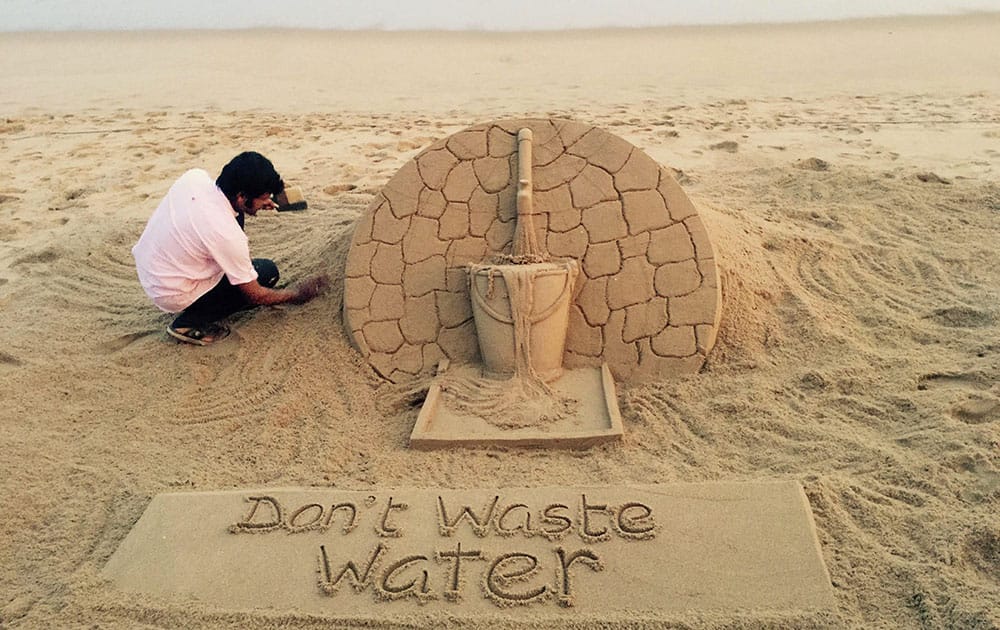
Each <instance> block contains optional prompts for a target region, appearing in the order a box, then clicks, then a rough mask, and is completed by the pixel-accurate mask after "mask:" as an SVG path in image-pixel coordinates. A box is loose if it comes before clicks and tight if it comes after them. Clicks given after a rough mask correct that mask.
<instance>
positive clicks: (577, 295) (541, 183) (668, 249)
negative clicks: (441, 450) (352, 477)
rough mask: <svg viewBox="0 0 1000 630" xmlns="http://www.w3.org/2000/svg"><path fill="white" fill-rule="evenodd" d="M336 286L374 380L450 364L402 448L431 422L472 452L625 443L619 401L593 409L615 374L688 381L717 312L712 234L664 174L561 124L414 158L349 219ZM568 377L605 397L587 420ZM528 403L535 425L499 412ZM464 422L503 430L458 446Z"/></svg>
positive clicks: (422, 373) (473, 139)
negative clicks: (348, 242) (571, 423)
mask: <svg viewBox="0 0 1000 630" xmlns="http://www.w3.org/2000/svg"><path fill="white" fill-rule="evenodd" d="M345 275H346V280H345V298H344V320H345V325H346V328H347V330H348V334H349V336H350V338H351V340H352V341H353V343H354V344H355V346H356V347H357V348H358V349H359V350H360V351H361V352H362V354H363V355H364V356H365V357H366V358H367V359H368V360H369V361H370V362H371V364H372V365H373V367H374V368H375V369H376V370H377V371H378V372H379V373H380V374H382V375H383V376H385V377H386V378H388V379H390V380H392V381H396V382H402V381H409V380H412V379H413V378H416V377H427V376H430V375H431V373H432V372H433V371H434V370H435V368H436V367H437V366H438V365H439V363H441V362H442V360H447V362H445V363H444V364H442V365H450V366H451V367H449V368H448V369H447V370H443V371H439V374H438V380H437V381H436V383H437V384H439V385H440V388H439V391H438V392H437V393H438V394H440V396H438V397H437V398H438V404H437V405H436V412H435V413H436V414H437V416H439V418H438V421H434V418H431V419H430V420H431V421H430V422H429V423H428V424H426V425H425V426H423V427H422V428H421V426H420V421H419V420H418V423H417V424H418V426H417V427H415V429H414V434H413V436H412V438H413V441H412V443H413V445H414V446H429V445H430V443H429V442H423V441H422V440H421V437H420V436H421V435H423V436H424V437H427V436H429V435H430V434H431V433H434V431H435V430H436V429H435V427H438V428H442V427H449V428H448V429H446V432H447V433H448V434H449V435H451V437H453V438H455V441H456V443H459V442H461V443H469V444H474V443H505V442H504V439H502V438H510V437H511V434H510V431H512V430H515V431H517V432H519V433H521V434H522V435H520V437H519V438H518V439H524V440H527V441H528V442H531V443H536V442H541V443H544V442H545V441H546V440H549V441H550V442H551V443H552V444H553V445H559V444H571V443H573V442H574V440H576V439H579V440H580V443H589V442H588V438H587V436H590V437H598V436H606V435H607V432H608V431H612V432H613V431H615V430H619V431H620V429H616V427H615V424H614V423H615V420H614V418H615V416H616V415H617V405H616V403H615V404H614V407H615V411H614V412H613V413H605V412H604V411H603V410H605V409H606V408H608V407H610V406H611V405H610V404H609V403H608V401H612V402H613V401H614V400H615V393H614V379H618V380H620V381H628V380H631V381H638V380H643V379H649V378H665V377H669V376H671V375H676V374H684V373H689V372H692V371H696V370H697V369H699V368H700V367H701V365H702V364H703V362H704V360H705V357H706V355H707V354H708V352H709V351H710V350H711V348H712V346H713V345H714V343H715V336H716V329H717V326H718V321H719V316H720V310H721V293H720V289H719V281H718V270H717V268H716V264H715V256H714V253H713V251H712V247H711V244H710V242H709V239H708V236H707V233H706V231H705V229H704V226H703V225H702V223H701V221H700V219H699V218H698V216H697V212H696V211H695V209H694V207H693V206H692V204H691V203H690V201H689V200H688V199H687V197H686V196H685V195H684V193H683V191H681V189H680V187H679V186H678V185H677V183H676V181H674V179H673V177H672V176H671V175H670V173H669V172H668V171H667V170H666V169H665V168H663V167H661V166H659V165H658V164H656V163H655V162H654V161H653V160H652V159H651V158H649V157H648V156H647V155H646V154H644V153H643V152H642V151H640V150H639V149H637V148H636V147H634V146H632V145H630V144H629V143H627V142H625V141H624V140H622V139H620V138H617V137H616V136H613V135H612V134H610V133H608V132H606V131H603V130H600V129H596V128H593V127H589V126H587V125H583V124H580V123H575V122H572V121H565V120H544V119H541V120H540V119H530V120H514V121H499V122H493V123H487V124H483V125H479V126H476V127H472V128H470V129H467V130H465V131H462V132H459V133H457V134H455V135H453V136H451V137H449V138H446V139H444V140H441V141H439V142H437V143H435V144H434V145H432V146H430V147H429V148H427V149H426V150H424V151H423V152H421V153H420V154H419V155H417V157H416V158H414V159H413V160H412V161H411V162H409V163H407V164H406V165H404V166H403V168H401V169H400V171H399V172H398V173H397V174H396V175H395V176H394V177H393V178H392V179H391V180H390V181H389V183H388V184H387V185H386V186H385V188H384V189H383V191H382V192H381V193H380V194H379V195H377V196H376V198H375V200H374V201H373V203H372V204H371V206H370V208H369V210H368V213H367V214H366V215H365V216H364V217H363V219H362V220H361V222H360V223H359V225H358V227H357V229H356V231H355V234H354V240H353V242H352V246H351V250H350V252H349V254H348V261H347V269H346V274H345ZM543 315H544V317H542V316H543ZM469 366H478V368H472V369H471V371H470V367H469ZM480 368H481V369H480ZM476 369H480V372H481V373H480V374H476V372H475V370H476ZM575 370H590V372H591V374H590V376H589V377H586V378H583V379H582V381H587V382H588V385H586V386H581V387H589V386H591V385H593V384H594V383H599V384H601V385H602V389H601V394H602V396H603V397H604V401H603V402H602V401H600V400H598V401H592V402H593V403H594V405H595V406H594V408H592V409H584V408H583V407H581V404H583V403H580V398H581V396H580V395H578V394H580V392H579V391H578V390H577V388H576V386H574V385H572V383H573V382H574V381H581V379H580V378H567V375H568V374H569V373H571V372H574V371H575ZM605 372H606V373H607V374H609V375H610V377H609V378H605V377H604V375H605ZM484 374H485V375H489V376H493V377H496V381H495V382H496V383H505V386H506V388H507V390H508V391H507V392H506V393H507V395H506V396H505V393H504V391H503V387H499V386H498V387H494V384H493V383H486V385H485V386H484V385H483V383H482V376H483V375H484ZM477 378H478V379H479V381H476V379H477ZM504 378H507V379H508V381H509V382H505V381H504V380H503V379H504ZM431 389H432V391H431V395H429V396H428V401H429V402H430V401H431V400H432V399H433V398H435V396H434V395H433V394H434V387H433V386H432V388H431ZM511 391H513V392H514V394H515V395H513V396H511V395H510V394H511ZM587 393H589V392H587ZM477 396H478V397H479V398H480V400H475V398H476V397H477ZM536 397H538V398H546V397H547V398H549V399H550V400H549V404H548V407H544V406H543V407H542V408H538V409H535V410H534V411H533V412H532V413H536V415H537V416H538V417H537V418H535V420H536V421H537V420H539V419H541V420H545V422H544V423H541V422H536V423H535V426H534V427H531V426H529V425H531V423H532V421H531V419H530V418H528V417H527V416H524V414H521V417H519V418H513V419H512V418H509V417H505V416H504V413H498V409H497V405H499V404H502V403H503V402H504V401H505V400H508V401H511V400H513V401H514V403H510V402H508V404H507V409H506V411H510V410H511V409H515V408H523V407H525V405H522V404H520V403H522V402H528V401H531V400H533V398H536ZM583 397H584V398H586V396H583ZM449 401H451V402H449ZM586 404H591V403H586ZM425 411H427V409H425ZM595 412H598V413H595ZM449 414H450V415H449ZM425 415H426V414H424V413H422V414H421V417H422V418H423V417H424V416H425ZM476 417H478V418H484V417H485V418H488V419H490V420H491V421H493V420H496V418H498V417H499V418H500V421H499V422H492V423H493V424H494V427H495V428H498V429H500V431H499V432H496V431H495V435H494V437H495V438H497V439H492V438H487V437H485V434H482V433H481V432H479V431H466V432H465V433H464V434H463V435H461V436H459V435H457V434H455V431H454V430H455V428H456V427H457V426H459V425H463V423H464V425H467V426H469V427H471V426H472V425H474V424H476V423H475V422H472V421H471V420H470V418H473V419H474V418H476ZM567 418H576V420H577V422H576V426H577V429H579V430H578V431H577V432H576V434H574V436H573V439H569V440H567V439H566V438H568V436H567V435H565V434H562V433H560V431H558V430H554V429H553V427H556V426H558V425H559V424H560V422H561V421H563V420H566V419H567ZM585 418H596V420H594V422H595V423H596V424H593V425H592V426H580V424H581V421H583V419H585ZM425 419H426V418H425ZM619 422H620V421H619ZM442 430H444V429H442ZM532 430H534V433H533V434H531V431H532ZM529 434H530V435H529ZM619 435H620V433H619ZM439 437H441V436H439Z"/></svg>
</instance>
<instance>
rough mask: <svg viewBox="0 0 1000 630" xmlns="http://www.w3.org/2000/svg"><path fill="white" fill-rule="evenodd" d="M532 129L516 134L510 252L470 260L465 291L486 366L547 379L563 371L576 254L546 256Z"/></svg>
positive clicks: (556, 376) (503, 371) (509, 373)
mask: <svg viewBox="0 0 1000 630" xmlns="http://www.w3.org/2000/svg"><path fill="white" fill-rule="evenodd" d="M531 140H532V133H531V129H527V128H525V129H521V130H520V131H519V132H518V135H517V151H518V178H517V219H516V221H517V224H516V226H515V231H514V243H513V248H512V253H511V254H510V255H509V256H500V257H498V258H499V261H498V262H495V263H488V264H477V263H471V264H469V266H468V272H469V296H470V299H471V300H472V314H473V316H474V319H475V323H476V333H477V339H478V341H479V349H480V352H481V353H482V356H483V363H484V366H485V369H486V370H487V372H491V373H494V374H498V375H515V376H516V377H519V378H527V379H531V380H535V381H541V382H548V381H553V380H555V379H557V378H559V377H560V376H561V375H562V373H563V352H564V350H565V346H566V330H567V328H568V325H569V306H570V302H571V300H572V296H573V285H574V283H575V282H576V276H577V273H578V272H579V263H577V261H576V260H558V261H553V260H550V257H549V255H548V253H547V252H546V251H545V249H544V247H542V246H541V245H540V244H539V242H538V238H537V233H536V231H535V223H534V210H533V208H534V206H533V204H532V186H531Z"/></svg>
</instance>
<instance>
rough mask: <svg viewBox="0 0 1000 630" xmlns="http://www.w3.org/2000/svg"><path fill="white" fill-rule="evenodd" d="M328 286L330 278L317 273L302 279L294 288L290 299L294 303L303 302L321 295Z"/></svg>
mask: <svg viewBox="0 0 1000 630" xmlns="http://www.w3.org/2000/svg"><path fill="white" fill-rule="evenodd" d="M329 287H330V279H329V278H328V277H327V276H326V275H325V274H322V275H318V276H313V277H312V278H309V279H308V280H304V281H303V282H302V283H301V284H299V286H298V288H297V289H295V297H294V298H292V299H291V300H290V301H291V302H292V303H294V304H305V303H306V302H308V301H309V300H311V299H313V298H314V297H316V296H319V295H322V294H323V293H325V292H326V290H327V289H328V288H329Z"/></svg>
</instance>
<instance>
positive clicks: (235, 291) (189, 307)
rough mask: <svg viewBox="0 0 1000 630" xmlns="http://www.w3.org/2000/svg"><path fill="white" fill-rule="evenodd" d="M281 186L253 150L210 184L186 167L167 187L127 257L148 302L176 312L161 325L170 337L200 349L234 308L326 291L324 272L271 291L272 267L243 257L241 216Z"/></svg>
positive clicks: (221, 333) (270, 204) (299, 300)
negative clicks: (134, 265) (134, 266)
mask: <svg viewBox="0 0 1000 630" xmlns="http://www.w3.org/2000/svg"><path fill="white" fill-rule="evenodd" d="M284 189H285V184H284V182H283V181H281V176H279V175H278V173H277V171H275V170H274V166H273V165H272V164H271V162H270V161H269V160H268V159H267V158H265V157H264V156H263V155H261V154H259V153H254V152H246V153H241V154H239V155H237V156H236V157H235V158H233V159H232V161H230V162H229V164H226V166H225V167H224V168H223V169H222V173H221V174H220V175H219V177H218V179H216V180H215V181H214V182H213V181H212V179H211V177H210V176H209V174H208V173H207V172H206V171H204V170H202V169H192V170H190V171H188V172H186V173H184V174H183V175H182V176H181V177H180V179H178V180H177V181H176V182H174V185H173V186H171V187H170V190H169V192H167V196H166V197H164V198H163V201H161V202H160V205H159V206H158V207H157V208H156V211H155V212H154V213H153V216H152V217H151V218H150V219H149V223H148V224H147V225H146V229H145V231H144V232H143V233H142V236H141V237H140V238H139V242H138V243H136V245H135V247H133V248H132V255H133V256H134V257H135V264H136V270H137V271H138V273H139V282H140V283H141V284H142V288H143V289H144V290H145V291H146V295H148V296H149V297H150V299H152V300H153V304H155V305H156V306H158V307H159V308H160V309H162V310H164V311H166V312H168V313H179V315H178V316H177V318H176V319H174V321H173V323H171V324H170V325H169V326H168V327H167V332H168V333H169V334H170V335H171V336H173V337H176V338H177V339H180V340H181V341H184V342H187V343H193V344H197V345H201V346H204V345H207V344H210V343H212V342H213V341H218V340H220V339H223V338H224V337H226V336H227V335H228V334H229V327H228V326H226V324H225V323H224V322H221V321H220V320H222V319H223V318H225V317H228V316H229V315H232V314H233V313H235V312H237V311H241V310H244V309H248V308H251V307H253V306H261V305H265V304H283V303H285V302H291V303H293V304H303V303H305V302H308V301H309V300H311V299H313V298H314V297H316V296H317V295H319V294H321V293H322V292H323V291H324V290H326V287H327V285H328V280H327V278H326V276H324V275H319V276H315V277H312V278H309V279H308V280H305V281H304V282H302V283H301V284H299V285H298V287H297V288H295V289H275V288H274V286H275V285H276V284H277V283H278V267H277V266H276V265H275V264H274V262H273V261H271V260H267V259H266V258H254V259H252V260H251V258H250V246H249V242H248V240H247V236H246V234H244V232H243V218H244V215H245V214H249V215H250V216H254V215H256V214H257V212H258V211H259V210H265V209H273V208H274V207H275V206H274V201H273V199H272V195H277V194H280V193H281V192H282V191H283V190H284Z"/></svg>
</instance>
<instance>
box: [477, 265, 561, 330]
mask: <svg viewBox="0 0 1000 630" xmlns="http://www.w3.org/2000/svg"><path fill="white" fill-rule="evenodd" d="M558 270H559V271H565V272H566V273H565V274H563V279H564V281H565V284H563V288H562V291H560V292H559V297H558V298H556V299H555V300H554V301H553V302H552V304H550V305H549V306H548V307H546V309H545V310H544V311H542V312H541V313H539V314H538V315H535V316H534V317H531V318H529V319H528V322H529V323H531V324H534V323H536V322H540V321H542V320H543V319H546V318H547V317H548V316H550V315H552V313H554V312H555V311H556V309H558V308H559V305H560V304H562V302H563V300H564V299H565V298H566V294H567V293H569V292H570V291H571V290H572V288H573V284H574V280H576V274H575V273H573V272H574V269H573V268H572V267H562V268H559V269H558ZM477 273H478V271H477ZM486 273H487V274H489V275H492V274H493V273H495V272H494V271H493V270H490V269H487V270H486ZM498 275H500V277H501V278H502V277H503V274H498ZM472 278H473V274H469V280H470V282H469V293H471V294H472V299H474V300H475V301H476V304H478V305H479V307H480V308H481V309H483V310H484V311H485V312H486V314H487V315H489V316H490V317H492V318H493V319H495V320H497V321H499V322H502V323H504V324H513V323H514V318H513V317H508V316H506V315H503V314H501V313H499V312H497V311H496V309H494V308H493V307H491V306H490V305H489V304H488V303H487V302H486V298H485V297H483V296H482V294H481V293H480V292H479V291H477V290H476V283H475V282H474V281H472ZM504 282H505V283H506V279H504ZM507 299H508V300H510V289H508V290H507Z"/></svg>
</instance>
